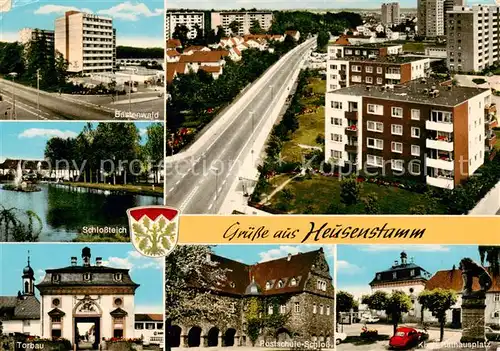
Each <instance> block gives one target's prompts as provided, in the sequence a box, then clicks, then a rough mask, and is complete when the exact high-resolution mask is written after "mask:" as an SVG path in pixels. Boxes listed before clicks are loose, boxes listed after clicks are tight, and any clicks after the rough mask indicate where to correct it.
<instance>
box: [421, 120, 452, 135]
mask: <svg viewBox="0 0 500 351" xmlns="http://www.w3.org/2000/svg"><path fill="white" fill-rule="evenodd" d="M425 128H426V129H428V130H434V131H437V132H446V133H453V122H433V121H425Z"/></svg>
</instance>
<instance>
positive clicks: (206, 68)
mask: <svg viewBox="0 0 500 351" xmlns="http://www.w3.org/2000/svg"><path fill="white" fill-rule="evenodd" d="M200 69H202V70H204V71H205V72H208V73H220V66H201V67H200Z"/></svg>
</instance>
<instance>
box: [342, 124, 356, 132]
mask: <svg viewBox="0 0 500 351" xmlns="http://www.w3.org/2000/svg"><path fill="white" fill-rule="evenodd" d="M345 131H346V133H347V134H357V133H358V125H357V124H351V125H349V126H347V127H346V128H345Z"/></svg>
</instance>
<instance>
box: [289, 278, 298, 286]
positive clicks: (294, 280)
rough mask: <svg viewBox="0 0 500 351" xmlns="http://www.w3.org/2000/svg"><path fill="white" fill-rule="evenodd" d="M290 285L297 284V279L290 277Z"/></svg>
mask: <svg viewBox="0 0 500 351" xmlns="http://www.w3.org/2000/svg"><path fill="white" fill-rule="evenodd" d="M290 286H297V279H295V278H292V280H291V281H290Z"/></svg>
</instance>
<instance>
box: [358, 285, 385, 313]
mask: <svg viewBox="0 0 500 351" xmlns="http://www.w3.org/2000/svg"><path fill="white" fill-rule="evenodd" d="M388 299H389V296H388V295H387V293H386V292H385V291H381V290H379V291H376V292H374V293H373V294H372V295H363V296H362V297H361V303H362V304H364V305H367V306H368V308H369V309H370V310H375V311H384V310H385V308H386V306H387V301H388Z"/></svg>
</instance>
